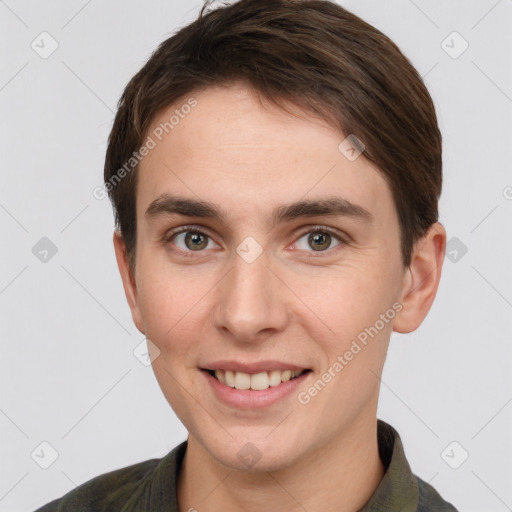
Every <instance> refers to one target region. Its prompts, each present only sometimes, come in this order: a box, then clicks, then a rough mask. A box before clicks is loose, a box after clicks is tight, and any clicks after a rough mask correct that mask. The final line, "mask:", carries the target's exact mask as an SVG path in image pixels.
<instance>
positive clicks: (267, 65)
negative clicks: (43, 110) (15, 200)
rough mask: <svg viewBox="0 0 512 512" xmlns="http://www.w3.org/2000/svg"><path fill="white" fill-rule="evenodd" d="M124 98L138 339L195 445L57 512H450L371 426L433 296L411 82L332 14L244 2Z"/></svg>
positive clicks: (374, 35) (296, 1) (121, 208)
mask: <svg viewBox="0 0 512 512" xmlns="http://www.w3.org/2000/svg"><path fill="white" fill-rule="evenodd" d="M213 7H214V6H212V4H211V2H208V3H205V5H204V6H203V8H202V9H201V11H200V14H199V17H198V18H197V19H196V20H195V21H194V22H192V23H191V24H189V25H187V26H185V27H183V28H181V29H180V30H179V31H177V32H176V33H175V34H174V35H173V36H172V37H170V38H169V39H167V40H166V41H164V42H163V43H161V45H160V46H159V47H158V49H157V50H156V51H155V52H154V53H153V55H152V56H151V57H150V59H149V60H148V61H147V63H146V64H145V65H144V66H143V67H142V69H141V70H140V71H139V72H138V73H137V74H136V75H135V76H134V77H133V78H132V79H131V80H130V82H129V83H128V85H127V86H126V88H125V90H124V92H123V94H122V97H121V99H120V102H119V105H118V111H117V114H116V117H115V120H114V124H113V128H112V131H111V133H110V137H109V142H108V148H107V153H106V159H105V169H104V171H105V175H104V178H105V181H104V191H105V193H108V194H109V196H110V198H111V200H112V203H113V206H114V212H115V217H116V225H117V229H116V232H115V233H114V247H115V253H116V257H117V262H118V265H119V269H120V272H121V276H122V281H123V285H124V290H125V294H126V298H127V301H128V304H129V307H130V309H131V313H132V317H133V321H134V323H135V325H136V327H137V328H138V330H140V332H141V333H143V334H144V335H145V336H146V338H147V344H148V350H149V357H150V359H151V363H152V367H153V370H154V373H155V376H156V378H157V381H158V383H159V385H160V388H161V390H162V392H163V394H164V395H165V397H166V399H167V401H168V402H169V404H170V406H171V407H172V409H173V410H174V411H175V413H176V415H177V416H178V418H179V419H180V421H181V422H182V423H183V424H184V426H185V427H186V429H187V431H188V438H187V441H185V442H183V443H181V444H179V445H178V446H176V447H175V448H173V449H172V450H171V451H170V452H169V453H168V454H167V455H166V456H164V457H162V458H161V459H151V460H147V461H144V462H140V463H137V464H133V465H131V466H129V467H125V468H121V469H117V470H114V471H111V472H109V473H106V474H103V475H100V476H97V477H95V478H93V479H92V480H89V481H88V482H85V483H83V484H82V485H80V486H78V487H77V488H76V489H74V490H72V491H70V492H69V493H68V494H66V495H65V496H63V497H61V498H59V499H56V500H54V501H52V502H51V503H49V504H47V505H45V506H43V507H42V508H40V509H39V511H40V512H51V511H65V510H73V511H93V510H94V511H99V510H119V511H120V510H122V511H123V512H128V511H153V510H154V511H160V510H168V511H176V512H177V511H180V512H185V511H189V512H192V511H199V512H203V511H218V510H223V511H227V512H229V511H234V510H244V511H253V510H262V509H265V510H283V511H292V510H307V511H316V510H324V511H329V510H333V511H334V510H336V511H344V512H353V511H364V512H373V511H379V512H383V511H399V510H400V511H405V510H407V511H418V512H420V511H421V512H425V511H436V512H442V511H454V510H455V508H454V507H453V506H452V505H451V504H450V503H448V502H447V501H445V500H444V499H443V498H442V497H441V496H440V495H439V493H438V492H437V491H436V490H435V489H434V488H433V487H432V486H431V485H429V484H428V483H426V482H425V481H423V480H422V479H421V478H419V477H417V476H415V475H414V474H413V473H412V471H411V468H410V466H409V464H408V462H407V459H406V457H405V453H404V448H403V445H402V443H401V440H400V437H399V434H398V432H397V431H396V430H395V429H394V428H393V427H392V426H391V425H389V424H387V423H385V422H384V421H382V420H380V419H378V418H377V404H378V396H379V384H380V377H381V374H382V370H383V365H384V362H385V358H386V352H387V348H388V345H389V341H390V336H391V333H392V332H393V331H395V332H399V333H408V332H412V331H414V330H415V329H417V328H418V326H419V325H420V324H421V323H422V321H423V319H424V318H425V316H426V315H427V313H428V311H429V309H430V307H431V305H432V303H433V301H434V298H435V295H436V292H437V288H438V284H439V280H440V276H441V269H442V265H443V258H444V250H445V244H446V232H445V229H444V227H443V226H442V224H440V223H439V221H438V200H439V197H440V193H441V185H442V154H441V134H440V131H439V128H438V124H437V119H436V114H435V109H434V106H433V102H432V99H431V97H430V95H429V93H428V91H427V89H426V87H425V85H424V83H423V81H422V80H421V77H420V76H419V75H418V73H417V71H416V70H415V69H414V67H413V66H412V65H411V63H410V62H409V61H408V60H407V58H406V57H405V56H404V55H403V54H402V53H401V52H400V50H399V49H398V47H397V46H396V45H395V44H394V43H393V42H392V41H391V40H390V39H388V38H387V37H386V36H385V35H384V34H382V33H381V32H380V31H378V30H377V29H375V28H374V27H372V26H370V25H368V24H367V23H365V22H364V21H363V20H361V19H360V18H358V17H356V16H355V15H353V14H351V13H350V12H348V11H347V10H345V9H344V8H342V7H341V6H340V5H338V4H336V3H335V2H332V1H330V0H239V1H236V2H234V3H233V2H232V3H227V4H224V5H222V6H215V8H213Z"/></svg>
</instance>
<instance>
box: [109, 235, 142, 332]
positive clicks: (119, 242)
mask: <svg viewBox="0 0 512 512" xmlns="http://www.w3.org/2000/svg"><path fill="white" fill-rule="evenodd" d="M114 249H115V252H116V260H117V266H118V267H119V272H120V274H121V279H122V280H123V288H124V294H125V295H126V300H127V301H128V305H129V306H130V310H131V312H132V318H133V322H134V323H135V326H136V327H137V329H138V330H139V331H140V332H141V333H142V334H145V333H144V326H143V322H142V316H141V314H140V309H139V305H138V296H137V286H136V282H135V275H133V274H132V271H131V269H130V265H129V264H128V256H127V254H126V245H125V243H124V240H123V237H122V235H121V232H120V231H114Z"/></svg>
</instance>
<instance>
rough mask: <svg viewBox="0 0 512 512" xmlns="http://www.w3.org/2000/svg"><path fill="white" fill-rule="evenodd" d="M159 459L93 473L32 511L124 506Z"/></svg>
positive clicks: (84, 511)
mask: <svg viewBox="0 0 512 512" xmlns="http://www.w3.org/2000/svg"><path fill="white" fill-rule="evenodd" d="M160 460H161V459H151V460H147V461H144V462H140V463H138V464H133V465H131V466H127V467H125V468H121V469H117V470H115V471H110V472H108V473H104V474H102V475H99V476H96V477H94V478H92V479H91V480H88V481H87V482H85V483H83V484H81V485H79V486H78V487H77V488H76V489H73V490H72V491H70V492H68V493H67V494H65V495H64V496H62V497H61V498H58V499H56V500H54V501H52V502H50V503H48V504H46V505H45V506H43V507H41V508H39V509H38V510H37V511H36V512H61V511H65V510H73V511H76V512H86V511H93V510H95V511H96V510H98V511H99V510H107V509H108V507H113V506H114V505H115V506H117V507H121V506H124V505H125V504H126V502H127V500H128V498H130V497H131V496H133V495H134V494H136V493H137V492H140V491H141V490H142V489H141V487H144V484H145V481H146V480H147V477H148V476H149V475H151V473H152V472H153V470H154V469H155V467H156V466H157V465H158V463H159V462H160ZM119 510H120V509H119Z"/></svg>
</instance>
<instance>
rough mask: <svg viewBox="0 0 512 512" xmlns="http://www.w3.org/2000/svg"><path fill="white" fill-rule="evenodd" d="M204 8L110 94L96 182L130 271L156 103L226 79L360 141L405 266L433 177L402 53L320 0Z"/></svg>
mask: <svg viewBox="0 0 512 512" xmlns="http://www.w3.org/2000/svg"><path fill="white" fill-rule="evenodd" d="M210 4H211V2H210V1H207V2H206V3H205V4H204V6H203V8H202V9H201V11H200V13H199V16H198V18H197V20H195V21H194V22H192V23H191V24H189V25H187V26H185V27H184V28H182V29H180V30H179V31H178V32H177V33H176V34H174V35H173V36H172V37H170V38H169V39H167V40H165V41H164V42H163V43H161V44H160V46H159V47H158V48H157V50H156V51H155V52H154V53H153V55H152V56H151V58H150V59H149V60H148V61H147V63H146V64H145V65H144V67H143V68H142V69H141V70H140V71H139V72H138V73H137V74H136V75H135V76H134V77H133V78H132V79H131V80H130V82H129V83H128V85H127V86H126V88H125V90H124V92H123V94H122V96H121V99H120V100H119V104H118V111H117V114H116V117H115V120H114V125H113V128H112V131H111V133H110V137H109V141H108V148H107V153H106V159H105V169H104V179H105V186H106V188H107V191H108V193H109V195H110V198H111V200H112V204H113V207H114V212H115V216H116V224H117V227H118V229H119V230H120V231H121V234H122V236H123V239H124V242H125V244H126V249H127V254H128V258H129V261H130V262H131V266H132V269H133V268H134V266H133V265H132V264H133V263H134V261H135V258H134V254H135V245H136V244H135V243H136V210H135V206H136V200H135V198H136V186H137V168H138V165H137V161H136V160H134V159H133V158H132V157H133V154H134V153H135V152H137V150H138V149H139V148H140V147H141V145H142V144H143V142H144V140H145V137H146V135H147V132H148V129H149V127H150V124H151V123H152V122H153V120H154V119H155V117H156V116H157V115H158V113H159V112H161V111H162V109H164V108H167V107H169V106H170V105H171V104H174V103H176V102H177V101H179V100H182V99H183V98H185V97H186V96H187V95H190V94H192V93H194V92H197V91H199V90H202V89H205V88H207V87H211V86H219V85H227V84H230V83H234V82H244V83H246V84H247V85H249V86H250V87H251V88H252V89H253V90H255V91H256V92H258V93H259V94H260V95H261V96H262V97H264V98H265V99H267V100H270V101H271V102H272V103H274V104H276V105H278V106H280V107H281V108H284V109H285V110H286V107H285V106H284V104H285V102H292V103H293V104H294V105H297V106H299V107H301V108H303V109H304V110H306V111H309V112H311V113H312V114H316V115H319V116H320V117H321V118H323V119H325V120H326V121H328V122H329V123H330V124H331V125H332V126H335V127H336V128H337V129H339V130H340V131H341V133H342V134H345V136H346V135H349V134H354V135H355V136H356V137H357V139H359V140H360V141H362V142H363V144H364V146H365V151H364V156H365V157H366V158H368V159H369V160H370V161H371V162H373V163H374V164H375V165H376V166H377V167H378V168H379V169H380V170H381V171H382V172H383V174H384V176H385V178H386V180H387V182H388V184H389V186H390V187H391V190H392V194H393V199H394V202H395V206H396V209H397V213H398V219H399V224H400V230H401V250H402V259H403V263H404V265H405V266H408V265H409V264H410V260H411V253H412V248H413V245H414V242H415V241H416V240H418V239H419V238H421V237H422V236H423V235H424V234H425V233H426V231H427V229H428V228H429V227H430V226H431V225H432V224H433V223H435V222H436V221H437V219H438V206H437V204H438V199H439V196H440V194H441V184H442V156H441V152H442V148H441V134H440V131H439V128H438V125H437V118H436V114H435V109H434V105H433V103H432V99H431V97H430V95H429V93H428V91H427V89H426V87H425V85H424V83H423V81H422V79H421V76H420V75H419V74H418V72H417V71H416V70H415V69H414V67H413V66H412V64H411V63H410V62H409V60H408V59H407V58H406V57H405V56H404V55H403V54H402V53H401V52H400V50H399V49H398V47H397V46H396V45H395V44H394V43H393V42H392V41H391V40H390V39H389V38H388V37H386V36H385V35H384V34H382V33H381V32H380V31H379V30H377V29H375V28H374V27H372V26H371V25H369V24H367V23H365V22H364V21H363V20H361V19H360V18H358V17H357V16H355V15H354V14H351V13H350V12H348V11H347V10H345V9H344V8H343V7H341V6H339V5H338V4H336V3H335V2H333V1H330V0H239V1H237V2H235V3H232V4H231V5H229V4H228V5H223V6H222V7H218V8H216V9H214V10H209V7H210ZM340 142H341V139H340ZM130 159H131V160H130ZM132 161H133V163H132V164H131V167H128V168H127V167H126V164H127V162H132ZM122 168H124V169H125V172H123V173H122V178H123V179H119V177H120V171H121V169H122ZM132 169H133V170H132ZM130 171H132V172H130ZM115 178H118V179H117V180H115Z"/></svg>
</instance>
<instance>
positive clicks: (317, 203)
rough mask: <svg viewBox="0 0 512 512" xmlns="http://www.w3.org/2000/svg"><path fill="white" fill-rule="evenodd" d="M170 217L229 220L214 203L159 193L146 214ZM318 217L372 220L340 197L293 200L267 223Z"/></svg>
mask: <svg viewBox="0 0 512 512" xmlns="http://www.w3.org/2000/svg"><path fill="white" fill-rule="evenodd" d="M173 214H178V215H184V216H186V217H200V218H205V219H212V220H217V221H225V219H226V218H227V217H228V215H227V214H226V212H225V211H223V210H222V208H220V207H219V206H217V205H216V204H213V203H210V202H207V201H202V200H197V199H190V198H186V197H180V196H173V195H170V194H162V195H161V196H159V197H157V198H156V199H155V200H154V201H152V202H151V204H150V205H149V207H148V208H147V210H146V213H145V215H146V216H147V217H149V218H157V217H160V216H166V215H173ZM317 215H332V216H335V215H341V216H345V217H351V218H354V219H359V220H363V221H366V222H368V223H369V222H371V221H372V220H373V216H372V214H371V213H370V212H369V211H368V210H367V209H365V208H363V207H362V206H360V205H357V204H354V203H352V202H350V201H348V200H347V199H344V198H342V197H338V196H334V197H327V198H323V199H312V200H303V201H296V202H294V203H290V204H285V205H281V206H278V207H276V208H274V210H273V211H272V214H271V217H270V219H271V220H270V222H271V224H278V223H280V222H283V221H287V220H293V219H296V218H299V217H312V216H317Z"/></svg>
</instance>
